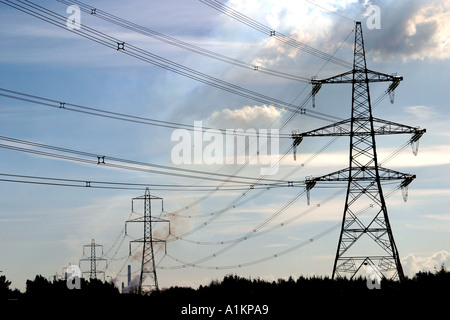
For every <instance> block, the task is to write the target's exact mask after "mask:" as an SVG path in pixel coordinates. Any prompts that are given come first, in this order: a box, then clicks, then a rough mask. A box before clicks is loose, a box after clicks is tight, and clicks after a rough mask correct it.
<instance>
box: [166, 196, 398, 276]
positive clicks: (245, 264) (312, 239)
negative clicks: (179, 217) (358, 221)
mask: <svg viewBox="0 0 450 320" xmlns="http://www.w3.org/2000/svg"><path fill="white" fill-rule="evenodd" d="M398 190H399V187H397V188H394V189H392V190H391V191H390V192H389V193H388V194H387V195H386V198H389V197H390V196H392V195H393V194H394V193H396V192H397V191H398ZM370 208H371V207H370V205H368V206H367V207H365V208H364V209H362V210H360V211H359V212H356V213H355V216H360V215H362V214H364V213H365V212H366V211H367V210H369V209H370ZM341 224H342V223H341V222H339V223H336V224H334V225H333V226H331V227H330V228H328V229H326V230H324V231H322V232H320V233H318V234H316V235H314V236H312V237H310V238H307V240H304V241H302V242H300V243H298V244H296V245H294V246H291V247H289V248H287V249H285V250H282V251H280V252H277V253H275V254H271V255H269V256H265V257H263V258H260V259H255V260H251V261H247V262H243V263H239V264H233V265H225V266H205V265H201V264H200V263H199V262H197V261H195V262H186V261H183V260H181V259H178V258H175V257H173V256H172V255H169V254H167V256H168V257H169V258H171V259H173V260H174V261H176V262H178V263H181V265H175V266H160V267H159V269H163V270H177V269H184V268H188V267H193V268H198V269H210V270H226V269H236V268H243V267H248V266H251V265H255V264H259V263H262V262H266V261H269V260H272V259H276V258H279V257H281V256H283V255H286V254H288V253H290V252H293V251H295V250H298V249H300V248H302V247H305V246H307V245H310V244H312V243H314V242H316V241H317V240H319V239H321V238H323V237H324V236H326V235H328V234H330V233H331V232H333V231H335V230H337V229H339V228H340V227H341ZM213 258H214V256H213ZM198 261H200V260H198ZM203 262H204V261H203Z"/></svg>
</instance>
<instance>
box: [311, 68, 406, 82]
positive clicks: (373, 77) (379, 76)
mask: <svg viewBox="0 0 450 320" xmlns="http://www.w3.org/2000/svg"><path fill="white" fill-rule="evenodd" d="M356 72H361V73H367V81H369V82H389V81H392V82H395V83H398V82H399V81H402V80H403V77H400V76H393V75H389V74H385V73H382V72H378V71H372V70H369V69H365V70H364V69H356ZM354 82H366V79H365V78H361V79H354V78H353V70H350V71H347V72H344V73H341V74H338V75H335V76H332V77H329V78H326V79H313V80H311V84H313V85H316V84H319V83H322V84H324V83H354Z"/></svg>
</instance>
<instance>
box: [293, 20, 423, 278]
mask: <svg viewBox="0 0 450 320" xmlns="http://www.w3.org/2000/svg"><path fill="white" fill-rule="evenodd" d="M402 80H403V78H402V77H399V76H393V75H388V74H384V73H380V72H376V71H372V70H369V69H367V66H366V57H365V51H364V40H363V34H362V28H361V22H356V28H355V43H354V60H353V69H352V70H351V71H348V72H345V73H342V74H339V75H336V76H333V77H330V78H327V79H312V80H311V84H312V86H313V88H312V96H313V97H314V96H315V95H316V94H317V93H318V91H319V90H320V88H321V86H322V84H336V83H341V84H342V83H344V84H345V83H347V84H352V112H351V118H350V119H347V120H343V121H340V122H336V123H333V124H331V125H327V126H325V127H322V128H319V129H315V130H312V131H308V132H303V133H297V132H294V133H293V134H292V139H293V146H294V148H296V147H297V146H298V145H299V144H300V142H301V141H302V140H303V138H304V137H319V136H322V137H323V136H349V137H350V154H349V166H348V168H345V169H342V170H339V171H336V172H333V173H330V174H327V175H324V176H321V177H315V178H309V179H308V181H309V184H308V185H307V191H308V192H309V190H310V189H311V188H312V187H314V185H315V184H316V183H317V182H337V181H345V182H347V195H346V199H345V206H344V214H343V219H342V226H341V232H340V236H339V242H338V247H337V252H336V258H335V261H334V267H333V275H332V277H333V279H334V278H336V277H337V278H342V277H346V275H350V278H353V277H354V276H355V275H356V274H357V273H358V272H359V271H360V270H361V268H362V267H363V266H364V265H366V266H370V267H371V268H372V270H373V271H374V272H376V274H377V275H378V276H379V277H380V278H388V279H395V280H400V281H402V280H403V279H404V274H403V269H402V265H401V263H400V258H399V254H398V250H397V247H396V245H395V241H394V237H393V234H392V229H391V225H390V223H389V218H388V211H387V207H386V202H385V198H384V195H383V189H382V181H390V180H402V182H401V184H400V187H402V188H406V187H407V186H408V184H409V183H411V182H412V180H413V179H414V178H415V177H416V176H415V175H411V174H405V173H401V172H397V171H394V170H391V169H387V168H383V167H381V166H380V165H379V164H378V159H377V149H376V141H375V136H376V135H387V134H402V133H410V134H412V135H413V136H412V138H411V139H410V142H411V144H413V143H415V142H417V141H418V139H419V138H420V137H421V136H422V135H423V134H424V133H425V131H426V130H425V129H420V128H417V127H410V126H406V125H403V124H399V123H395V122H391V121H387V120H383V119H379V118H374V117H373V115H372V106H371V100H370V91H369V83H370V82H391V84H390V86H389V88H388V89H387V93H389V95H390V96H391V97H393V91H394V89H395V88H396V87H397V86H398V84H399V83H400V81H402ZM391 102H393V101H392V99H391ZM308 186H309V189H308ZM373 244H376V245H373ZM377 245H378V246H377ZM358 246H359V248H358Z"/></svg>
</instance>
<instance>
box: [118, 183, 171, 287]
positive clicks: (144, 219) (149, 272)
mask: <svg viewBox="0 0 450 320" xmlns="http://www.w3.org/2000/svg"><path fill="white" fill-rule="evenodd" d="M136 200H142V201H144V215H143V216H141V217H138V218H135V219H131V220H128V221H126V222H125V233H127V229H126V226H127V223H130V222H141V223H143V225H144V236H143V237H142V238H140V239H137V240H133V241H130V254H131V244H132V243H133V242H140V243H142V247H143V248H142V262H141V273H140V277H139V286H138V293H139V294H141V293H143V292H144V291H152V290H158V289H159V288H158V278H157V276H156V265H155V254H154V251H153V243H164V245H165V244H166V241H165V240H161V239H156V238H154V237H153V232H152V228H153V226H152V223H156V222H169V220H165V219H161V218H156V217H152V204H151V202H152V201H161V207H162V210H163V199H162V198H159V197H155V196H152V195H150V189H149V188H146V189H145V194H144V195H143V196H140V197H136V198H133V199H132V201H131V205H132V212H134V209H133V203H134V201H136ZM169 233H170V222H169Z"/></svg>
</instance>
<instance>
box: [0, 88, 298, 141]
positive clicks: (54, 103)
mask: <svg viewBox="0 0 450 320" xmlns="http://www.w3.org/2000/svg"><path fill="white" fill-rule="evenodd" d="M0 91H2V92H6V93H0V96H2V97H5V98H10V99H15V100H20V101H25V102H29V103H33V104H38V105H42V106H47V107H52V108H56V109H61V110H67V111H73V112H79V113H83V114H88V115H93V116H99V117H104V118H110V119H115V120H122V121H128V122H133V123H139V124H145V125H151V126H157V127H164V128H170V129H185V130H189V131H197V132H203V131H205V130H216V131H220V132H222V133H229V130H230V129H222V128H212V127H205V126H202V127H201V128H200V127H196V126H194V125H189V124H183V123H178V122H172V121H164V120H159V119H152V118H146V117H140V116H134V115H130V114H124V113H119V112H112V111H107V110H104V109H98V108H92V107H86V106H81V105H78V104H73V103H70V102H62V101H58V100H54V99H49V98H44V97H40V96H37V95H31V94H28V93H23V92H18V91H14V90H9V89H5V88H0ZM233 135H234V136H245V137H259V136H260V134H259V133H258V132H255V133H253V132H250V131H249V132H246V131H240V130H234V131H233ZM272 136H274V137H277V138H289V139H290V138H291V135H290V134H273V135H272Z"/></svg>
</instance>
